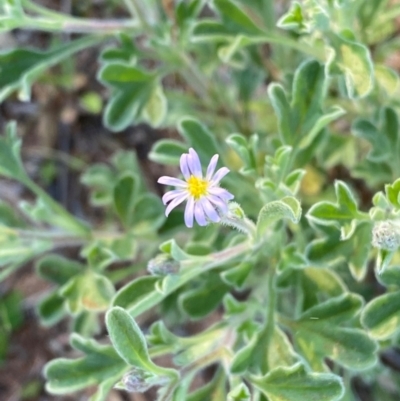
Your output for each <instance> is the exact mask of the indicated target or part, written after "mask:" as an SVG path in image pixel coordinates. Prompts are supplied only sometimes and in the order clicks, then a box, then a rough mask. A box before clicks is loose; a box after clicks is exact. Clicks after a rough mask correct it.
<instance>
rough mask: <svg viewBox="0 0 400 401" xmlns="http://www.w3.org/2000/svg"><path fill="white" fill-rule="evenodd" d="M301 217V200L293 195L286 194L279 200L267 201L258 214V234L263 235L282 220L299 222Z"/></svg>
mask: <svg viewBox="0 0 400 401" xmlns="http://www.w3.org/2000/svg"><path fill="white" fill-rule="evenodd" d="M300 217H301V206H300V203H299V201H298V200H297V199H296V198H293V197H292V196H286V197H285V198H282V199H281V200H279V201H272V202H269V203H267V204H266V205H265V206H264V207H263V208H262V209H261V210H260V213H259V214H258V219H257V236H258V237H262V236H263V235H264V234H265V232H266V231H267V230H268V229H271V228H272V225H273V224H274V223H275V222H277V221H279V220H281V219H289V220H291V221H292V222H293V223H298V221H299V220H300Z"/></svg>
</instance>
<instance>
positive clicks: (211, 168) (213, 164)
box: [206, 155, 219, 181]
mask: <svg viewBox="0 0 400 401" xmlns="http://www.w3.org/2000/svg"><path fill="white" fill-rule="evenodd" d="M218 157H219V156H218V155H214V156H213V157H212V158H211V160H210V164H209V165H208V167H207V174H206V179H207V181H210V180H211V177H212V175H213V174H214V171H215V167H217V163H218Z"/></svg>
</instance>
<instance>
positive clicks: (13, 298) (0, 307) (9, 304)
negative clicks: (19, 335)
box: [0, 291, 24, 332]
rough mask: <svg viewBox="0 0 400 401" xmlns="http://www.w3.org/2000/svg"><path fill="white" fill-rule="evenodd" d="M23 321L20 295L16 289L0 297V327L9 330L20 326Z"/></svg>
mask: <svg viewBox="0 0 400 401" xmlns="http://www.w3.org/2000/svg"><path fill="white" fill-rule="evenodd" d="M23 321H24V314H23V310H22V295H21V294H20V293H19V292H17V291H11V292H10V293H8V294H7V295H6V296H2V298H1V299H0V327H1V330H0V332H2V331H3V330H5V331H7V332H11V331H13V330H16V329H18V328H19V327H21V325H22V323H23Z"/></svg>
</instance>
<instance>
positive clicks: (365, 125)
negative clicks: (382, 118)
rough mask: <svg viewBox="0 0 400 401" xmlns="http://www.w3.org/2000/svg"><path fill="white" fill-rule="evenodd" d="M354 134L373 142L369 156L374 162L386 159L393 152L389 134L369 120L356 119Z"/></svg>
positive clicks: (353, 128) (353, 126)
mask: <svg viewBox="0 0 400 401" xmlns="http://www.w3.org/2000/svg"><path fill="white" fill-rule="evenodd" d="M351 130H352V132H353V133H354V135H356V136H358V137H360V138H364V139H366V140H367V141H368V142H370V143H371V151H370V152H369V153H368V155H367V158H368V159H369V160H371V161H374V162H380V161H384V160H385V159H386V158H387V155H388V153H391V146H392V145H391V144H390V142H389V140H388V138H387V136H386V135H385V134H383V133H381V132H379V131H378V129H377V127H375V125H373V124H372V123H370V122H369V121H367V120H356V121H355V122H354V123H353V125H352V128H351Z"/></svg>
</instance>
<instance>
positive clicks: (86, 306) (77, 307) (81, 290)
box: [59, 270, 115, 314]
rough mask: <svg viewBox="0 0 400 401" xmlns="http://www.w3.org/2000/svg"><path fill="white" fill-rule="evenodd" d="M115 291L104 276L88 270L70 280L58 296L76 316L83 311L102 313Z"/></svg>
mask: <svg viewBox="0 0 400 401" xmlns="http://www.w3.org/2000/svg"><path fill="white" fill-rule="evenodd" d="M114 292H115V289H114V286H113V284H112V283H111V281H110V280H108V279H107V278H106V277H105V276H102V275H100V274H97V273H94V272H92V271H90V270H88V271H86V272H85V273H84V274H81V275H79V276H75V277H73V278H72V279H70V280H69V281H68V282H67V283H66V284H65V285H64V286H63V287H62V288H61V289H60V292H59V294H60V295H61V296H62V297H63V298H65V300H66V304H67V307H68V310H69V311H70V312H71V313H72V314H77V313H80V312H82V311H83V310H87V311H104V310H106V309H107V308H108V306H109V305H110V301H111V299H112V297H113V295H114Z"/></svg>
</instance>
